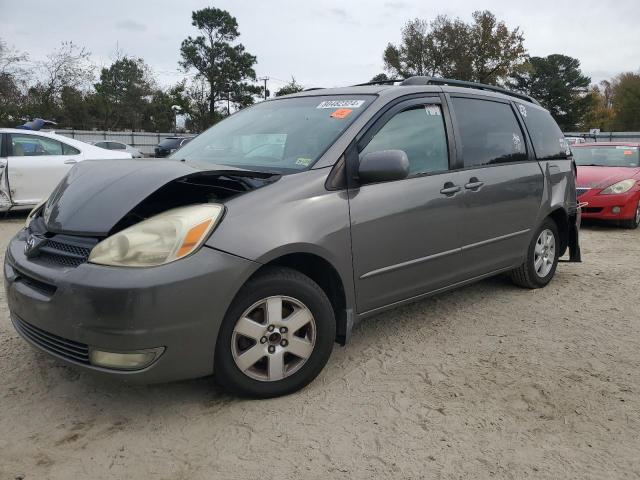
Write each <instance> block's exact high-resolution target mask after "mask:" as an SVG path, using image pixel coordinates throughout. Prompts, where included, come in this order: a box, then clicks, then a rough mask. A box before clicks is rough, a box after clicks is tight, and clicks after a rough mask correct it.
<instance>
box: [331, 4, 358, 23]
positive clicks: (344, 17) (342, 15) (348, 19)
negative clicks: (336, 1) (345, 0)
mask: <svg viewBox="0 0 640 480" xmlns="http://www.w3.org/2000/svg"><path fill="white" fill-rule="evenodd" d="M326 13H328V14H329V15H328V16H332V17H336V18H338V20H339V21H341V22H343V23H351V24H354V25H355V24H357V22H356V21H355V20H354V19H353V17H352V16H351V15H350V14H349V13H347V11H346V10H344V9H342V8H337V7H334V8H327V10H326Z"/></svg>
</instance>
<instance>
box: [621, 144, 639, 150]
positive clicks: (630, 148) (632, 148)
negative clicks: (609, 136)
mask: <svg viewBox="0 0 640 480" xmlns="http://www.w3.org/2000/svg"><path fill="white" fill-rule="evenodd" d="M616 149H618V150H637V149H638V147H631V146H629V147H621V146H620V145H618V146H616Z"/></svg>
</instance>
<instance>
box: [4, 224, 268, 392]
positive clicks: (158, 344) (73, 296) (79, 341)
mask: <svg viewBox="0 0 640 480" xmlns="http://www.w3.org/2000/svg"><path fill="white" fill-rule="evenodd" d="M24 245H25V241H24V238H23V233H22V232H21V233H19V234H18V235H17V236H16V237H15V238H14V239H13V240H12V241H11V243H10V244H9V247H8V249H7V253H6V255H5V264H4V276H5V289H6V296H7V301H8V304H9V310H10V313H11V318H12V321H13V323H14V325H15V326H16V330H17V331H18V332H19V333H20V334H21V335H22V336H23V337H24V338H25V339H26V340H27V341H29V343H31V344H32V345H34V346H36V347H37V348H39V349H41V350H44V351H46V352H47V353H49V354H51V355H53V356H55V357H57V358H59V359H61V360H62V361H64V362H66V363H69V364H72V365H75V366H79V367H83V368H85V369H88V370H91V371H94V372H96V373H98V374H103V375H108V376H112V377H118V378H121V379H124V380H126V381H129V382H135V383H155V382H165V381H172V380H179V379H187V378H195V377H200V376H205V375H209V374H211V373H212V372H213V358H214V349H215V344H216V337H217V334H218V329H219V327H220V324H221V322H222V319H223V318H224V315H225V313H226V310H227V308H228V306H229V304H230V303H231V301H232V300H233V297H234V296H235V294H236V292H237V291H238V289H239V288H240V286H241V285H242V284H243V283H244V281H245V280H246V279H247V278H248V277H249V276H250V275H251V274H252V273H253V272H254V271H255V270H256V268H257V267H258V266H259V265H258V264H256V263H254V262H251V261H249V260H246V259H243V258H240V257H236V256H234V255H230V254H227V253H224V252H220V251H217V250H214V249H211V248H208V247H203V248H201V249H200V250H199V251H198V252H197V253H195V254H194V255H192V256H190V257H187V258H185V259H183V260H179V261H177V262H173V263H170V264H168V265H163V266H160V267H153V268H117V267H105V266H100V265H93V264H89V263H85V264H82V265H79V266H78V267H62V266H57V265H50V264H45V263H41V262H39V261H38V260H37V258H36V259H34V260H31V259H27V258H26V257H25V255H24ZM85 348H86V353H85ZM94 349H96V350H102V351H106V352H138V351H149V350H154V351H156V352H160V353H161V354H160V355H159V356H158V357H156V358H155V360H154V361H153V363H151V364H150V365H148V366H147V367H145V368H143V369H141V370H116V369H110V368H104V367H99V366H95V365H92V364H91V360H90V358H89V357H90V352H91V351H92V350H94Z"/></svg>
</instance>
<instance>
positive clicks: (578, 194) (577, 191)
mask: <svg viewBox="0 0 640 480" xmlns="http://www.w3.org/2000/svg"><path fill="white" fill-rule="evenodd" d="M589 190H591V189H590V188H576V194H577V196H578V197H579V196H581V195H584V194H585V193H587V192H588V191H589Z"/></svg>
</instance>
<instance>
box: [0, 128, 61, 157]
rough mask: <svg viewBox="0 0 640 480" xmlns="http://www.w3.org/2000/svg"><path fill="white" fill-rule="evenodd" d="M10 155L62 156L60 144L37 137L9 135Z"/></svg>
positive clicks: (49, 139)
mask: <svg viewBox="0 0 640 480" xmlns="http://www.w3.org/2000/svg"><path fill="white" fill-rule="evenodd" d="M11 154H12V155H13V156H14V157H36V156H41V155H62V143H60V142H58V141H57V140H53V139H51V138H47V137H41V136H39V135H21V134H19V133H12V134H11Z"/></svg>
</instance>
